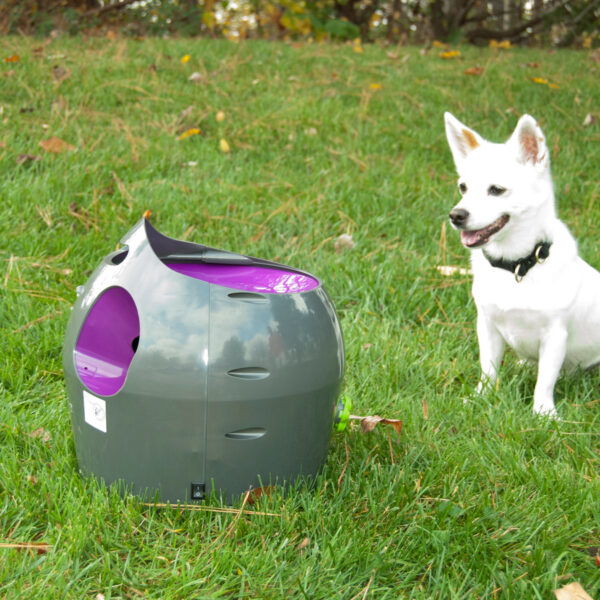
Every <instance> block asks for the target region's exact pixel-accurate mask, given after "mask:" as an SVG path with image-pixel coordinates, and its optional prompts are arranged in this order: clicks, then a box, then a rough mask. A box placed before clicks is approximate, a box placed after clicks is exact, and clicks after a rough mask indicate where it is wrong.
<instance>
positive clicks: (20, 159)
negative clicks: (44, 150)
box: [16, 154, 42, 165]
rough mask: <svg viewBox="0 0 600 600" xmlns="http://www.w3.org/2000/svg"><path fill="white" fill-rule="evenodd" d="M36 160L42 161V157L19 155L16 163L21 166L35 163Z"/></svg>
mask: <svg viewBox="0 0 600 600" xmlns="http://www.w3.org/2000/svg"><path fill="white" fill-rule="evenodd" d="M38 160H42V157H41V156H36V155H35V154H19V156H17V160H16V163H17V164H18V165H22V164H25V163H28V162H37V161H38Z"/></svg>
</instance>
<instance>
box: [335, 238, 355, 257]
mask: <svg viewBox="0 0 600 600" xmlns="http://www.w3.org/2000/svg"><path fill="white" fill-rule="evenodd" d="M355 246H356V243H355V241H354V240H353V239H352V236H351V235H349V234H347V233H342V235H340V236H339V237H338V239H337V240H335V243H334V245H333V247H334V248H335V251H336V252H337V253H338V254H339V253H340V252H343V251H344V250H352V248H354V247H355Z"/></svg>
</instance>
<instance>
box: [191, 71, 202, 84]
mask: <svg viewBox="0 0 600 600" xmlns="http://www.w3.org/2000/svg"><path fill="white" fill-rule="evenodd" d="M188 81H191V82H192V83H197V84H200V83H206V77H204V75H202V73H198V71H195V72H194V73H192V74H191V75H190V76H189V77H188Z"/></svg>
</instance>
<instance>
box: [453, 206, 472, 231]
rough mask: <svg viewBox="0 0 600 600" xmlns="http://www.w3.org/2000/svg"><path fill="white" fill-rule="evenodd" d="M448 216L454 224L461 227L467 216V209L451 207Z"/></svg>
mask: <svg viewBox="0 0 600 600" xmlns="http://www.w3.org/2000/svg"><path fill="white" fill-rule="evenodd" d="M448 216H449V217H450V220H451V221H452V224H453V225H454V226H456V227H462V226H463V225H464V224H465V223H466V222H467V219H468V218H469V211H468V210H465V209H464V208H453V209H452V210H451V211H450V214H449V215H448Z"/></svg>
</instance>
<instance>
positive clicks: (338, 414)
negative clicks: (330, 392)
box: [333, 396, 352, 431]
mask: <svg viewBox="0 0 600 600" xmlns="http://www.w3.org/2000/svg"><path fill="white" fill-rule="evenodd" d="M351 411H352V400H351V399H350V397H349V396H342V397H341V398H340V399H339V400H338V403H337V406H336V407H335V414H334V417H333V430H334V431H344V429H346V425H347V424H348V421H349V420H350V412H351Z"/></svg>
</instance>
